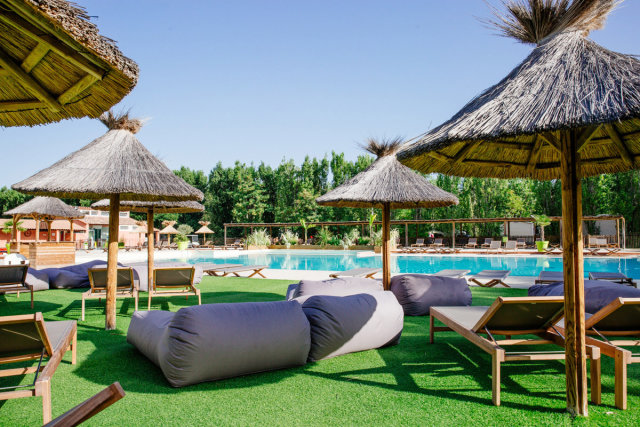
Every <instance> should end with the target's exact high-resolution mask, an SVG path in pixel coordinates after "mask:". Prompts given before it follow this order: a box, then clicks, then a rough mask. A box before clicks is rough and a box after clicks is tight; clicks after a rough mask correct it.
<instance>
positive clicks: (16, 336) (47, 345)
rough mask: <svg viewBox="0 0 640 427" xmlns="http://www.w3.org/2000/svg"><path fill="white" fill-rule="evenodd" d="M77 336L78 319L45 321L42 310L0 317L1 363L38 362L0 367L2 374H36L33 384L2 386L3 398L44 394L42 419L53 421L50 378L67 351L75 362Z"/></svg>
mask: <svg viewBox="0 0 640 427" xmlns="http://www.w3.org/2000/svg"><path fill="white" fill-rule="evenodd" d="M77 335H78V334H77V325H76V321H75V320H63V321H57V322H45V321H44V320H43V318H42V313H34V314H21V315H17V316H3V317H0V365H2V364H11V363H17V362H25V361H29V360H37V361H38V365H37V366H35V367H28V368H25V367H20V368H10V369H2V370H0V377H9V376H24V375H30V374H35V378H34V380H33V382H32V383H31V384H28V385H18V386H12V387H0V400H9V399H17V398H22V397H33V396H41V397H42V419H43V422H44V423H48V422H49V421H51V380H52V377H53V374H54V373H55V372H56V369H57V368H58V365H59V364H60V362H61V361H62V356H63V355H64V354H65V353H66V352H67V351H69V350H71V363H72V364H74V365H75V364H76V344H77ZM45 359H48V360H46V361H45ZM0 424H1V423H0Z"/></svg>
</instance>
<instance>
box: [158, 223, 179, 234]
mask: <svg viewBox="0 0 640 427" xmlns="http://www.w3.org/2000/svg"><path fill="white" fill-rule="evenodd" d="M160 234H178V230H176V229H175V228H173V225H167V226H166V227H165V228H163V229H162V230H160Z"/></svg>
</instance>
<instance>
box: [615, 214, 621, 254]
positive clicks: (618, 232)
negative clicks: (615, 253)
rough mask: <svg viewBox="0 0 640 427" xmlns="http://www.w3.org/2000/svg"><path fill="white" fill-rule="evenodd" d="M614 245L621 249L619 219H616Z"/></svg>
mask: <svg viewBox="0 0 640 427" xmlns="http://www.w3.org/2000/svg"><path fill="white" fill-rule="evenodd" d="M616 245H618V247H619V248H621V247H622V245H621V244H620V219H616Z"/></svg>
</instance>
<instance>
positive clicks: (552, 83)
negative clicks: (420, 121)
mask: <svg viewBox="0 0 640 427" xmlns="http://www.w3.org/2000/svg"><path fill="white" fill-rule="evenodd" d="M534 3H536V2H534ZM542 3H557V4H560V3H561V2H559V1H558V2H550V1H549V2H542ZM562 3H568V2H562ZM578 3H580V4H582V5H583V6H582V7H583V8H584V11H585V12H584V16H583V19H582V20H580V19H577V20H576V19H574V25H570V23H569V24H567V23H562V25H560V24H556V26H555V27H554V26H553V23H552V24H550V25H549V26H548V29H547V32H544V31H542V33H541V34H540V33H535V32H534V33H535V34H537V38H536V37H531V38H530V39H529V40H530V41H532V42H536V43H539V44H538V45H537V46H536V47H535V49H534V50H533V52H531V54H530V55H529V56H528V57H527V58H526V59H525V60H524V61H523V62H522V63H521V64H520V65H519V66H517V67H516V68H515V69H514V70H513V71H512V72H511V73H510V74H509V75H508V76H507V77H506V78H504V79H503V80H502V81H501V82H499V83H498V84H496V85H495V86H492V87H490V88H489V89H487V90H486V91H485V92H483V93H482V94H481V95H480V96H478V97H477V98H475V99H473V100H472V101H471V102H469V103H468V104H467V105H465V106H464V107H463V108H462V110H460V111H459V112H458V113H457V114H456V115H454V116H453V117H452V118H451V119H450V120H448V121H446V122H445V123H443V124H442V125H440V126H438V127H436V128H435V129H433V130H431V131H429V132H427V133H426V134H424V135H422V136H420V137H418V139H417V140H415V141H414V142H412V143H410V144H407V145H406V146H405V147H403V149H402V150H400V151H399V153H398V158H399V159H400V161H402V163H404V164H405V165H407V166H409V167H411V168H414V169H417V170H419V171H422V172H425V173H427V172H441V173H445V174H450V175H457V176H478V177H497V178H514V177H529V178H535V179H542V180H548V179H556V178H559V177H560V146H559V141H558V137H557V135H555V132H557V131H563V130H567V129H573V130H576V129H579V130H582V132H581V135H582V138H581V139H580V140H579V141H578V144H579V153H580V158H581V171H580V172H581V175H582V176H592V175H597V174H602V173H613V172H620V171H625V170H629V169H633V168H637V167H638V166H639V165H640V163H639V161H640V61H639V60H638V59H637V58H635V57H632V56H629V55H623V54H620V53H616V52H612V51H610V50H607V49H605V48H603V47H602V46H599V45H598V44H596V43H594V42H593V41H591V40H589V39H587V38H586V37H585V32H586V31H587V30H588V29H589V26H588V25H589V24H590V23H592V22H593V21H594V20H595V21H597V24H598V25H599V26H601V25H602V21H603V20H604V17H605V16H606V13H608V12H609V11H610V10H611V7H613V5H614V4H615V1H608V0H596V1H593V0H592V1H574V2H573V4H572V5H570V6H569V7H566V5H565V8H566V9H565V12H566V13H569V11H571V10H573V11H574V12H573V15H576V14H577V12H579V11H576V8H577V7H578V6H579V5H578ZM514 4H515V5H518V3H517V2H515V3H514ZM584 4H591V5H593V6H592V7H591V9H589V8H588V7H586V6H584ZM512 6H513V4H512ZM572 8H574V9H572ZM596 12H599V14H598V13H596ZM573 15H572V16H573ZM594 16H595V17H597V18H598V19H599V20H597V19H596V18H594ZM514 19H515V18H513V17H512V18H511V20H509V19H507V18H502V19H501V20H500V21H499V24H502V25H503V27H506V28H502V30H503V32H505V33H506V34H508V35H513V33H514V32H515V33H516V34H517V29H518V28H519V29H520V31H521V32H522V33H524V34H523V35H522V37H519V38H520V39H521V40H522V41H526V40H527V38H526V36H527V34H531V33H532V31H529V30H527V31H523V30H522V28H520V27H519V26H518V25H517V22H515V21H514ZM567 19H568V18H567ZM517 21H518V22H519V21H522V17H521V16H520V17H519V19H518V20H517ZM505 23H507V24H505ZM542 26H543V27H544V25H542ZM514 28H515V29H514ZM527 28H528V27H527V26H525V29H527ZM547 34H548V35H547ZM541 36H542V37H541ZM539 38H540V40H539Z"/></svg>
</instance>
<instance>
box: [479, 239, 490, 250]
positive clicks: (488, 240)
mask: <svg viewBox="0 0 640 427" xmlns="http://www.w3.org/2000/svg"><path fill="white" fill-rule="evenodd" d="M491 242H493V238H491V237H487V238H486V239H484V243H483V244H482V245H480V247H481V248H488V247H490V246H491Z"/></svg>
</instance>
